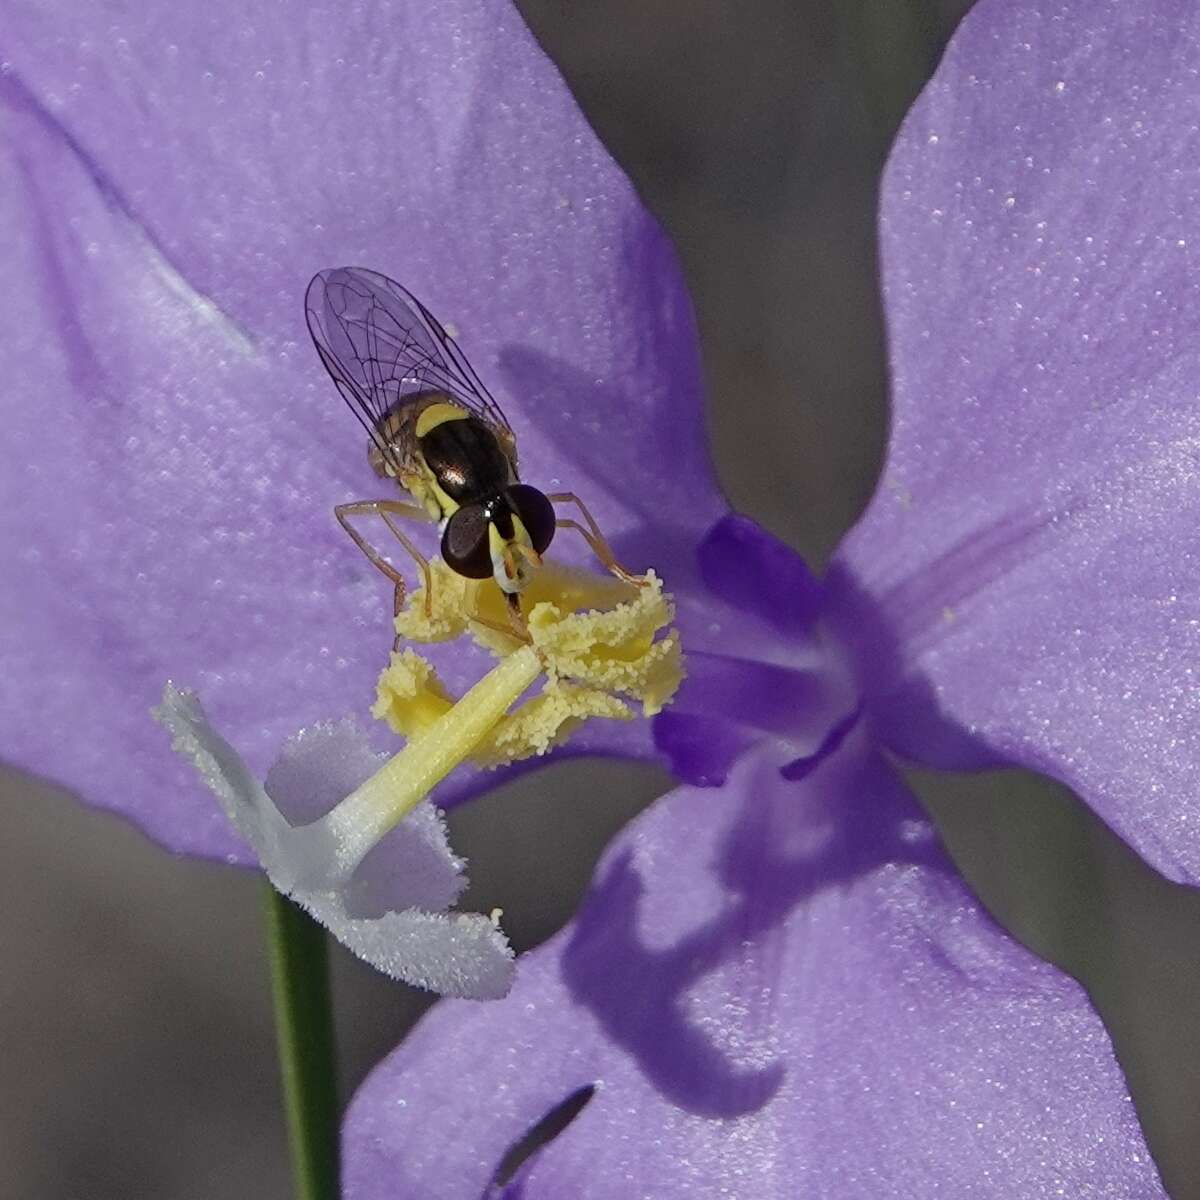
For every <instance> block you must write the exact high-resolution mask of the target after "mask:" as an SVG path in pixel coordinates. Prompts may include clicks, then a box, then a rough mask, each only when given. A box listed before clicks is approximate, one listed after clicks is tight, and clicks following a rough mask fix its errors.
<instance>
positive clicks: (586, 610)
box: [323, 561, 683, 874]
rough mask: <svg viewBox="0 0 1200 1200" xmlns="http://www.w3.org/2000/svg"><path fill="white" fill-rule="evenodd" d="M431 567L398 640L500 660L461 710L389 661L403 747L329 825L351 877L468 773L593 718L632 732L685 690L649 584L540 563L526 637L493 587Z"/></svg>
mask: <svg viewBox="0 0 1200 1200" xmlns="http://www.w3.org/2000/svg"><path fill="white" fill-rule="evenodd" d="M430 566H431V569H432V573H433V595H432V596H431V597H430V599H429V607H428V611H426V600H425V595H424V590H423V589H420V590H418V591H416V592H414V593H412V595H411V596H410V597H409V601H408V606H407V608H406V609H405V610H404V611H403V612H402V613H401V614H400V615H399V616H398V617H397V618H396V631H397V633H399V634H400V635H401V636H402V637H404V638H406V639H408V640H409V641H414V642H426V643H429V642H444V641H448V640H450V639H452V638H457V637H463V636H467V635H469V636H471V637H473V638H474V639H475V640H476V641H477V642H479V644H480V645H482V646H484V647H485V648H487V649H488V650H489V651H490V652H491V653H492V654H493V655H495V656H496V658H498V659H499V660H500V661H499V662H498V663H497V665H496V666H495V667H494V668H493V669H492V670H491V671H489V672H488V674H486V675H485V676H484V677H483V678H482V679H481V680H479V682H478V683H476V684H475V685H474V687H472V688H471V689H470V690H469V691H468V692H467V693H466V694H465V695H464V696H462V697H461V698H459V699H455V698H454V697H452V696H451V695H450V693H449V692H448V691H447V689H446V688H445V686H444V685H443V684H442V682H441V680H439V679H438V677H437V673H436V672H435V671H434V669H433V667H432V665H431V664H430V663H429V662H428V661H426V660H425V659H424V658H422V657H421V656H420V655H419V654H416V653H415V652H413V651H412V650H404V651H400V652H393V654H392V656H391V661H390V662H389V664H388V666H387V667H386V668H385V669H384V671H383V673H382V674H381V675H380V677H379V682H378V685H377V699H376V701H375V705H374V707H373V708H372V712H373V713H374V714H375V716H377V717H379V718H381V719H382V720H385V721H387V723H388V724H389V725H390V726H391V727H392V728H393V729H394V730H395V731H396V732H397V733H400V734H402V735H403V736H404V737H405V738H407V739H408V742H407V745H405V747H404V748H403V749H402V750H401V751H400V752H399V753H398V754H396V755H394V756H393V757H392V758H391V759H389V760H388V762H386V763H385V764H384V765H383V766H382V767H381V768H380V769H379V770H378V771H377V772H376V773H375V774H374V775H372V776H371V778H370V779H368V780H367V781H366V782H365V783H363V784H362V785H361V786H360V787H358V788H356V789H355V790H354V791H353V792H352V793H351V794H350V795H349V796H347V797H346V798H345V800H343V801H342V802H341V803H340V804H338V805H337V807H336V808H335V809H333V810H332V811H331V812H330V813H328V814H327V816H326V817H325V818H324V819H323V824H324V825H325V826H327V827H328V832H329V834H330V836H331V837H332V838H333V841H334V842H335V843H336V844H337V846H338V847H339V850H338V858H339V870H341V871H342V873H343V874H345V873H347V872H349V871H350V870H351V869H352V868H353V867H354V866H356V865H357V863H359V862H361V861H362V858H363V857H364V856H365V854H366V853H367V851H368V850H369V849H370V847H371V846H373V845H374V844H375V843H376V842H377V841H378V840H379V839H380V838H381V837H382V836H383V835H384V834H385V833H387V832H388V830H389V829H391V828H393V827H394V826H395V825H396V824H397V823H398V822H399V821H401V820H403V818H404V817H405V816H406V815H407V814H408V813H409V812H411V811H412V810H413V809H414V808H415V807H416V806H417V805H418V804H419V803H420V802H421V801H422V800H423V799H424V798H425V797H426V796H427V795H428V794H429V792H430V791H431V790H432V789H433V787H434V786H435V785H436V784H437V783H439V782H440V781H441V780H442V779H444V778H445V777H446V776H447V775H449V774H450V772H451V771H452V770H454V768H455V767H457V766H458V765H459V764H460V763H462V762H466V761H472V762H474V763H476V764H477V765H480V766H487V767H496V766H503V765H504V764H506V763H512V762H516V761H518V760H519V759H522V758H529V757H531V756H532V755H535V754H545V753H546V751H548V750H549V749H550V748H551V747H552V746H556V745H559V744H561V743H562V742H564V741H565V740H566V739H567V738H569V737H570V735H571V733H572V732H573V731H574V730H576V729H578V728H579V726H580V725H581V724H583V722H584V721H586V720H588V719H589V718H592V717H607V718H609V719H612V720H622V721H629V720H632V719H633V718H634V716H635V715H636V714H635V711H634V709H633V707H631V704H637V705H640V707H641V712H642V715H644V716H653V715H654V714H655V713H657V712H660V711H661V710H662V708H663V707H664V706H665V705H666V704H668V703H669V702H670V700H671V698H672V697H673V696H674V695H675V692H676V690H677V689H678V687H679V684H680V683H681V682H682V680H683V656H682V654H681V652H680V646H679V635H678V633H676V632H675V631H674V630H672V629H669V628H668V627H669V625H670V623H671V621H672V620H673V619H674V607H673V605H672V603H671V599H670V597H669V596H668V595H666V594H665V593H664V592H663V590H662V582H661V581H660V580H659V579H658V578H657V576H655V575H654V573H653V572H649V573H647V574H646V575H645V576H644V577H642V578H641V579H639V581H638V584H637V585H635V584H630V583H625V582H623V581H621V580H617V579H614V578H612V577H610V576H601V575H594V574H591V573H589V572H586V571H580V570H575V569H572V568H569V567H563V566H560V565H558V564H555V563H550V562H546V563H544V564H543V566H542V567H541V569H540V570H539V571H538V572H537V574H536V576H535V577H534V580H533V582H532V584H531V585H530V587H529V588H528V589H526V591H525V592H524V593H522V600H523V602H524V603H523V607H524V610H525V611H526V612H527V613H528V616H527V618H526V622H525V624H526V629H525V630H524V631H522V632H520V633H518V631H517V630H516V629H515V628H514V627H513V625H512V624H511V623H510V616H509V612H508V609H507V606H506V602H505V600H504V597H503V596H502V595H501V593H500V590H499V588H497V586H496V584H495V581H494V580H492V579H485V580H479V581H475V580H467V579H464V578H462V576H460V575H457V574H455V573H454V572H452V571H451V570H450V569H449V568H448V567H446V566H445V564H444V563H442V562H440V561H435V562H433V563H431V564H430ZM539 679H541V680H542V687H541V689H540V690H539V691H538V692H536V693H535V694H533V695H532V696H529V697H528V698H527V699H526V700H525V701H524V703H522V704H520V705H519V706H518V707H516V708H514V707H513V706H514V705H517V702H518V701H519V700H521V698H522V696H525V695H526V693H528V692H529V691H530V689H531V688H532V687H533V686H534V685H535V684H536V683H537V682H538V680H539Z"/></svg>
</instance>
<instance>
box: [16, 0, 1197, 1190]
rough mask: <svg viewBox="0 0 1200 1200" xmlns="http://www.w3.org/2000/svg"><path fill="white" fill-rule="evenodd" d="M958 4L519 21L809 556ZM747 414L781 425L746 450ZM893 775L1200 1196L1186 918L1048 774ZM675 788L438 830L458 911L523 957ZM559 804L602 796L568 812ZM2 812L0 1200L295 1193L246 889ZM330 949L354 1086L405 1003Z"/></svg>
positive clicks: (874, 384) (751, 476) (477, 812)
mask: <svg viewBox="0 0 1200 1200" xmlns="http://www.w3.org/2000/svg"><path fill="white" fill-rule="evenodd" d="M967 7H968V4H967V3H965V2H964V0H940V2H939V0H742V2H741V3H738V4H736V5H735V4H734V3H732V2H727V0H591V2H590V3H574V4H571V3H567V2H566V0H523V2H522V3H521V8H522V10H523V11H524V13H525V14H526V17H527V19H528V20H529V22H530V24H531V25H532V26H533V28H534V30H535V32H536V34H537V36H538V37H539V39H540V40H541V41H542V43H543V45H544V46H545V47H546V48H547V50H548V51H549V52H550V54H551V56H552V57H553V58H554V59H555V61H556V62H557V63H558V64H559V66H560V68H561V69H562V71H563V72H564V74H565V75H566V77H567V80H568V83H569V84H570V85H571V87H572V89H573V90H574V91H575V93H576V95H577V96H578V98H579V100H580V103H581V104H582V106H583V108H584V111H585V112H586V113H587V115H588V117H589V119H590V120H591V121H592V123H593V124H594V126H595V127H596V129H597V130H598V131H599V133H600V135H601V137H602V138H603V139H604V140H605V142H606V143H607V145H608V146H609V148H610V149H611V150H612V151H613V153H614V154H615V155H616V157H617V158H618V160H619V161H620V162H621V163H622V164H623V165H624V167H625V168H626V170H627V171H628V172H629V173H630V175H631V176H632V177H633V179H634V181H635V183H636V184H637V186H638V188H639V190H640V191H641V193H642V195H643V198H644V199H645V201H646V202H647V204H648V205H649V206H650V208H651V209H652V210H653V211H654V212H655V213H656V214H657V215H658V216H659V218H660V219H661V220H662V221H663V223H664V224H665V225H666V227H667V229H668V230H669V231H670V232H671V233H672V235H673V236H674V238H675V240H676V243H677V245H678V247H679V251H680V254H681V257H682V259H683V263H684V267H685V270H686V273H687V276H688V280H689V283H690V286H691V290H692V296H693V300H694V302H695V305H696V309H697V314H698V317H699V323H700V329H701V334H702V339H703V345H704V358H705V367H706V372H707V378H708V390H709V412H708V420H709V428H710V431H711V434H712V437H713V440H714V444H715V453H716V459H717V464H718V467H719V470H720V474H721V478H722V481H723V483H724V485H725V487H726V490H727V492H728V494H729V496H730V498H731V500H732V502H733V504H734V506H735V507H737V508H740V509H742V510H743V511H745V512H748V513H750V514H751V515H753V516H754V517H756V518H758V519H759V520H760V521H762V522H763V523H764V524H765V525H767V526H768V527H769V528H770V529H772V530H773V531H774V532H776V533H777V534H779V535H780V536H781V537H783V538H785V539H786V540H787V541H789V542H790V543H791V544H792V545H794V546H796V547H797V548H798V549H799V550H800V551H801V552H802V553H804V554H805V555H806V557H808V559H809V560H810V562H812V563H814V565H817V566H820V565H821V564H822V563H823V562H824V560H825V559H826V557H827V556H828V554H829V553H830V551H831V550H832V549H833V547H834V546H835V545H836V543H837V541H838V539H839V538H840V536H841V535H842V533H843V532H844V531H845V530H846V529H847V528H848V527H849V525H850V524H851V523H852V522H853V520H854V518H855V516H856V515H857V513H858V512H859V511H860V510H861V508H862V506H863V505H864V504H865V502H866V499H867V497H868V496H869V494H870V492H871V488H872V486H873V483H874V479H875V475H876V472H877V470H878V466H879V462H880V458H881V455H882V452H883V447H884V441H885V437H886V424H887V411H886V400H885V394H886V393H885V364H884V355H883V333H882V324H881V317H880V310H879V302H878V297H877V289H876V262H875V237H874V213H875V203H876V189H877V183H878V179H879V172H880V169H881V167H882V164H883V161H884V157H885V155H886V152H887V147H888V145H889V143H890V140H891V138H892V136H893V134H894V132H895V129H896V127H897V125H898V124H899V121H900V119H901V118H902V116H903V114H904V111H905V109H906V108H907V106H908V104H909V103H910V102H911V100H912V99H913V97H914V96H915V95H916V93H917V91H918V90H919V89H920V87H921V85H922V84H923V83H924V81H925V79H926V78H927V77H928V75H929V73H930V72H931V71H932V69H933V66H934V65H935V63H936V61H937V58H938V56H939V54H940V51H941V49H942V47H943V46H944V43H945V40H946V39H947V38H948V37H949V35H950V33H951V32H952V30H953V28H954V25H955V24H956V23H957V21H958V20H959V19H960V18H961V16H962V15H963V13H964V12H965V10H966V9H967ZM747 426H750V427H752V428H758V429H763V430H767V431H769V434H770V435H769V436H768V437H765V438H763V439H761V440H757V441H755V442H754V444H753V445H752V446H751V445H748V444H747V443H746V441H745V439H744V438H743V436H742V433H741V431H742V430H743V429H744V428H746V427H747ZM779 478H787V479H788V480H789V487H788V489H787V491H786V493H785V492H784V491H783V490H782V489H779V488H778V486H777V483H776V481H777V480H778V479H779ZM381 595H382V593H381ZM912 780H913V783H914V786H915V787H916V788H917V790H918V792H919V793H920V794H921V796H922V798H923V799H924V800H925V801H926V803H927V804H928V806H929V808H930V810H931V811H932V812H933V814H934V816H935V819H936V820H937V822H938V824H939V826H940V828H941V829H942V831H943V834H944V836H945V838H946V840H947V842H948V844H949V846H950V848H951V851H952V853H953V854H954V855H955V857H956V858H957V860H958V861H959V863H960V865H961V866H962V868H963V870H964V871H965V873H966V874H967V876H968V878H969V879H970V880H971V881H972V883H973V884H974V885H975V886H976V888H977V890H978V891H979V893H980V894H981V896H982V897H983V899H984V900H985V902H986V903H987V904H988V906H989V907H990V908H991V909H992V911H993V912H994V913H996V914H997V915H998V916H999V917H1000V919H1001V920H1002V922H1003V923H1004V924H1005V925H1007V926H1008V927H1009V928H1010V929H1012V930H1013V931H1014V932H1015V933H1016V934H1017V936H1019V937H1020V938H1021V940H1022V941H1024V942H1025V943H1026V944H1027V945H1029V946H1031V947H1032V948H1033V949H1035V950H1036V951H1038V952H1039V953H1041V954H1043V955H1045V956H1046V957H1048V958H1050V959H1051V960H1053V961H1054V962H1056V963H1058V964H1059V965H1061V966H1062V967H1064V968H1065V969H1067V970H1068V971H1070V972H1071V973H1072V974H1074V975H1075V976H1076V977H1077V978H1079V979H1080V980H1081V981H1082V982H1083V983H1084V984H1085V985H1086V986H1087V987H1088V989H1089V990H1090V992H1091V993H1092V996H1093V998H1094V999H1095V1001H1096V1003H1097V1005H1098V1007H1099V1008H1100V1010H1101V1012H1102V1014H1103V1015H1104V1017H1105V1019H1106V1020H1107V1022H1108V1024H1109V1027H1110V1029H1111V1030H1112V1031H1113V1035H1114V1041H1115V1044H1116V1047H1117V1052H1118V1054H1119V1056H1120V1058H1121V1060H1122V1063H1123V1065H1124V1066H1125V1069H1126V1072H1127V1075H1128V1077H1129V1080H1130V1084H1131V1087H1132V1090H1133V1093H1134V1097H1135V1099H1136V1101H1137V1105H1138V1110H1139V1112H1140V1113H1141V1115H1142V1119H1143V1123H1144V1125H1145V1127H1146V1130H1147V1134H1148V1137H1149V1139H1150V1143H1151V1148H1152V1150H1153V1151H1154V1153H1155V1157H1156V1160H1157V1161H1158V1163H1159V1165H1160V1169H1161V1170H1162V1172H1163V1175H1164V1178H1165V1180H1166V1182H1167V1185H1168V1187H1169V1189H1170V1190H1171V1194H1172V1195H1173V1196H1174V1197H1175V1198H1176V1200H1191V1198H1193V1197H1198V1198H1200V1070H1197V1064H1200V1005H1198V1004H1197V1003H1196V997H1197V996H1200V954H1198V953H1197V952H1198V950H1200V937H1198V934H1200V899H1198V898H1197V896H1196V895H1195V894H1193V893H1191V892H1188V891H1186V890H1184V889H1182V888H1178V887H1175V886H1172V885H1169V884H1166V883H1164V882H1163V881H1161V880H1160V879H1158V878H1157V877H1156V876H1154V875H1153V874H1152V873H1151V872H1149V871H1148V870H1147V869H1146V868H1144V867H1142V866H1141V865H1140V864H1139V863H1138V862H1136V861H1135V860H1134V859H1133V858H1132V856H1131V855H1130V854H1129V853H1128V852H1127V851H1125V850H1124V848H1123V847H1122V846H1120V845H1119V844H1118V843H1117V842H1116V840H1115V839H1114V838H1112V837H1111V835H1109V834H1108V833H1107V831H1105V830H1104V829H1103V828H1101V827H1100V826H1099V824H1098V823H1097V822H1096V821H1094V820H1093V819H1092V818H1090V816H1089V815H1088V814H1087V813H1086V812H1085V811H1084V809H1083V807H1082V806H1081V805H1080V804H1079V803H1078V802H1077V801H1076V800H1075V798H1074V797H1072V796H1071V795H1070V794H1069V793H1067V792H1065V791H1064V790H1063V789H1061V788H1058V787H1056V786H1054V785H1050V784H1048V783H1047V782H1045V781H1043V780H1039V779H1037V778H1035V777H1033V776H1029V775H1027V774H1024V773H1016V772H1007V773H1002V774H994V775H984V776H972V777H962V776H958V777H947V776H932V775H929V776H926V775H914V776H913V777H912ZM667 786H668V780H667V778H666V776H665V775H661V774H657V773H655V772H653V771H648V770H635V769H633V768H629V767H624V766H615V765H613V764H608V763H582V762H572V763H565V764H560V765H558V766H556V767H553V768H550V769H548V770H546V771H544V772H542V773H540V774H538V775H537V776H536V777H534V778H527V779H525V780H521V781H518V782H517V783H516V784H513V785H511V786H509V787H507V788H505V789H503V790H502V791H500V792H497V793H494V794H493V795H491V796H489V797H487V798H486V799H484V800H483V801H480V802H478V803H476V804H474V805H472V806H471V807H470V808H468V809H466V810H463V811H460V812H458V813H455V814H454V815H453V816H452V818H451V824H452V826H453V840H454V844H455V846H456V848H457V849H459V850H460V851H462V852H463V853H465V854H466V855H467V857H468V858H470V859H471V861H472V868H473V869H472V880H473V882H472V888H471V892H470V894H469V895H468V897H467V901H466V903H467V906H468V907H470V908H475V909H482V910H484V911H487V910H488V909H489V908H491V907H492V906H497V905H498V906H502V907H503V908H504V910H505V923H506V927H508V928H509V929H510V930H511V931H512V932H513V935H514V940H515V941H516V943H517V944H518V946H520V947H528V946H532V945H536V944H537V943H538V942H540V941H542V940H543V939H545V938H546V937H547V936H549V935H550V934H551V933H553V932H554V930H555V929H557V928H558V927H559V926H560V925H561V924H562V923H563V922H564V921H565V920H566V919H567V918H568V916H569V915H570V913H571V911H572V910H573V908H574V907H575V905H576V903H577V901H578V898H579V896H580V894H581V892H582V890H583V889H584V887H585V886H586V883H587V880H588V877H589V875H590V872H591V869H592V866H593V864H594V862H595V860H596V858H597V856H598V854H599V853H600V850H601V849H602V847H603V845H604V843H605V842H606V841H607V839H608V838H609V837H610V836H611V835H612V833H613V832H614V831H615V830H616V829H618V828H619V827H620V826H621V825H622V824H623V823H624V822H625V821H627V820H628V819H629V818H630V817H631V816H632V815H633V814H634V813H636V812H637V811H639V810H640V808H642V807H644V806H645V805H646V804H647V803H649V802H650V801H651V800H652V799H653V798H654V797H655V796H656V795H658V794H659V793H660V792H661V791H662V790H664V789H665V788H666V787H667ZM564 794H574V795H579V794H586V795H588V796H589V797H591V800H590V802H589V804H587V805H571V806H569V819H568V806H565V805H562V804H559V803H556V801H557V799H558V797H560V796H562V795H564ZM0 806H2V810H3V811H2V813H0V817H2V820H3V828H4V836H3V839H2V841H0V905H2V908H3V913H4V919H3V921H0V958H2V961H3V964H4V966H3V971H2V973H0V1039H2V1041H0V1045H2V1049H3V1054H2V1057H0V1196H5V1197H14V1198H25V1197H32V1198H37V1200H41V1198H47V1200H57V1198H59V1197H63V1198H68V1197H69V1198H72V1200H74V1198H80V1200H83V1198H86V1200H110V1198H111V1200H118V1198H119V1200H130V1198H133V1197H142V1196H147V1197H155V1198H156V1200H201V1198H203V1200H226V1198H233V1197H239V1198H240V1197H245V1196H247V1195H253V1196H256V1197H259V1196H261V1197H281V1198H282V1197H286V1196H287V1195H288V1193H289V1183H288V1178H287V1160H286V1148H285V1143H284V1129H283V1122H282V1116H281V1110H280V1093H279V1086H278V1081H277V1068H276V1062H275V1056H274V1032H273V1029H272V1023H271V1014H270V1004H269V993H268V984H267V970H266V963H265V958H264V954H263V946H262V940H261V925H260V920H259V916H260V906H261V897H260V885H259V882H258V880H257V878H255V877H253V876H251V875H249V874H247V873H244V872H240V871H234V870H230V869H226V868H222V867H218V866H215V865H212V864H204V863H197V862H191V861H186V860H176V859H173V858H171V857H170V856H169V855H167V854H166V853H164V852H163V851H161V850H159V849H157V848H156V847H154V846H152V845H150V844H149V843H147V842H146V841H145V840H144V839H143V838H142V837H141V836H140V835H139V834H138V833H136V832H135V831H133V830H132V829H130V828H128V827H127V826H125V825H124V824H122V823H121V822H120V821H118V820H116V819H114V818H111V817H108V816H103V815H100V814H97V813H94V812H91V811H89V810H87V809H84V808H82V807H81V806H79V805H77V804H76V803H75V802H74V801H73V800H72V798H71V797H70V796H69V795H67V794H66V793H64V792H61V791H58V790H56V789H54V788H51V787H49V786H46V785H44V784H41V783H38V782H36V781H32V780H29V779H26V778H23V777H20V776H18V775H16V774H15V773H12V772H7V773H4V772H0ZM333 954H334V986H335V999H336V1004H337V1019H338V1034H339V1038H340V1046H341V1058H342V1071H343V1087H344V1091H345V1094H346V1095H348V1094H349V1092H350V1091H351V1089H353V1087H354V1086H355V1085H356V1084H357V1083H358V1082H359V1081H360V1080H361V1079H362V1078H363V1076H364V1075H365V1074H366V1072H367V1071H368V1070H369V1069H370V1067H371V1065H372V1064H373V1063H374V1062H376V1061H377V1060H378V1059H379V1058H380V1057H381V1056H382V1055H383V1054H385V1053H386V1052H387V1051H388V1050H390V1049H391V1048H392V1047H393V1046H394V1045H395V1043H396V1042H397V1041H398V1040H399V1039H400V1037H401V1036H402V1034H403V1032H404V1030H405V1029H406V1028H407V1027H408V1026H409V1025H410V1024H411V1022H412V1021H413V1020H414V1019H415V1018H416V1016H418V1015H419V1014H420V1012H421V1011H423V1009H424V1007H425V1005H426V1003H427V1002H426V1000H425V998H424V997H423V996H422V995H420V994H418V993H416V992H413V991H410V990H407V989H405V988H403V987H402V986H400V985H394V984H391V983H390V982H389V981H387V980H385V979H383V978H382V977H380V976H378V975H376V974H375V973H374V972H373V971H372V970H371V969H370V968H368V967H365V966H364V965H362V964H361V963H359V962H358V961H357V960H355V959H353V958H351V957H350V956H349V955H347V954H345V953H344V952H342V951H341V950H340V948H338V947H336V946H335V947H334V952H333Z"/></svg>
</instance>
